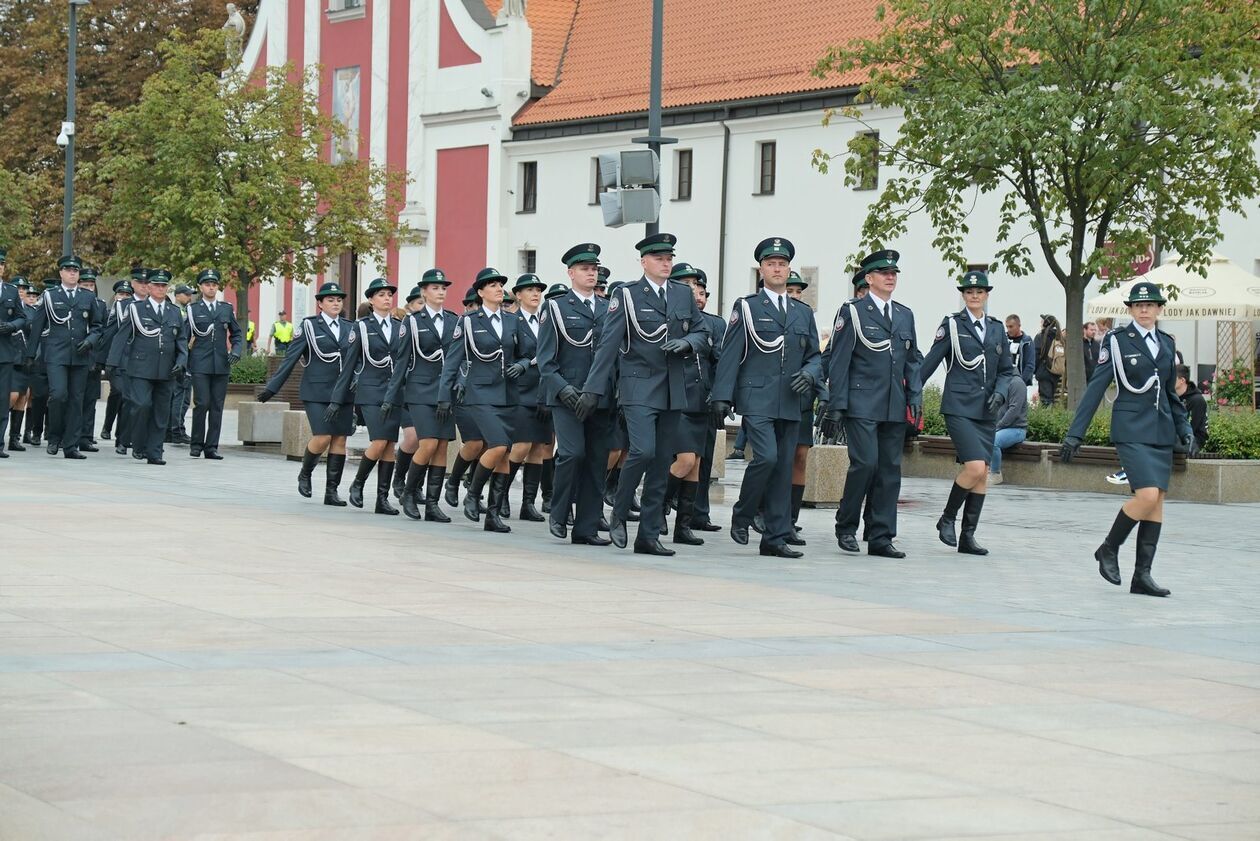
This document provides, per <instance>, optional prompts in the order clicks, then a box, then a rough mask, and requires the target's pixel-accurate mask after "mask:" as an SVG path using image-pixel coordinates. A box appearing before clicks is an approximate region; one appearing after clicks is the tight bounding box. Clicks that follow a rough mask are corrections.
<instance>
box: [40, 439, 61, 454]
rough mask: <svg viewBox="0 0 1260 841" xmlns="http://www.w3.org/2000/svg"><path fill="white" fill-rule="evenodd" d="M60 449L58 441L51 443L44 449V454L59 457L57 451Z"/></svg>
mask: <svg viewBox="0 0 1260 841" xmlns="http://www.w3.org/2000/svg"><path fill="white" fill-rule="evenodd" d="M60 449H61V445H60V444H58V443H57V442H56V441H49V442H48V446H47V447H45V448H44V452H46V453H48V455H50V456H55V455H57V451H58V450H60Z"/></svg>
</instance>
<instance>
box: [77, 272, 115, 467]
mask: <svg viewBox="0 0 1260 841" xmlns="http://www.w3.org/2000/svg"><path fill="white" fill-rule="evenodd" d="M96 277H97V275H96V269H94V268H92V267H91V266H84V267H83V269H82V270H81V271H80V272H79V288H80V289H82V290H83V291H84V292H90V293H91V294H92V296H93V298H94V300H93V301H92V306H93V307H95V308H96V321H97V323H98V324H100V325H102V328H101V330H102V334H103V332H104V325H105V324H106V322H108V321H109V305H108V304H106V303H105V302H104V301H102V300H101V299H100V297H99V296H97V294H96ZM108 357H109V347H108V346H107V345H106V344H105V343H104V342H103V341H99V340H98V341H97V343H96V347H95V348H94V349H93V351H92V364H91V365H90V366H89V367H88V378H87V385H86V386H84V388H83V431H82V432H80V433H79V451H80V452H84V453H94V452H96V451H97V448H96V439H95V438H93V437H92V433H93V432H95V431H96V401H98V400H100V399H101V372H102V371H103V370H104V368H105V361H106V359H108Z"/></svg>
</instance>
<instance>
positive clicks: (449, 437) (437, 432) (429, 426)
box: [407, 403, 480, 441]
mask: <svg viewBox="0 0 1260 841" xmlns="http://www.w3.org/2000/svg"><path fill="white" fill-rule="evenodd" d="M461 411H462V409H461ZM407 414H408V415H410V417H411V425H412V426H414V427H415V428H416V437H417V438H419V439H421V440H423V439H425V438H436V439H437V440H439V441H454V440H455V419H454V418H447V419H446V423H438V419H437V406H428V405H425V404H423V403H408V404H407ZM464 440H466V441H477V440H480V439H479V438H465V439H464Z"/></svg>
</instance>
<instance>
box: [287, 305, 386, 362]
mask: <svg viewBox="0 0 1260 841" xmlns="http://www.w3.org/2000/svg"><path fill="white" fill-rule="evenodd" d="M395 317H398V316H395ZM292 341H293V322H292V321H289V314H288V313H287V312H285V311H284V310H280V312H279V313H278V314H277V315H276V320H275V321H274V322H273V323H272V325H271V332H270V333H268V334H267V355H268V356H271V354H272V353H275V355H276V356H284V355H285V353H286V352H287V351H288V350H289V343H290V342H292Z"/></svg>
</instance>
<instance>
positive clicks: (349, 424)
mask: <svg viewBox="0 0 1260 841" xmlns="http://www.w3.org/2000/svg"><path fill="white" fill-rule="evenodd" d="M345 302H346V293H345V291H344V290H343V289H342V288H341V287H340V286H339V285H338V284H336V283H325V284H324V285H323V286H321V287H320V288H319V292H317V293H316V294H315V304H316V306H317V307H319V315H312V316H309V317H307V318H304V319H302V320H301V321H300V322H298V323H297V325H295V327H294V332H293V343H292V344H290V345H289V350H288V352H287V353H286V354H285V357H284V361H283V362H281V363H280V367H279V368H278V369H277V370H276V373H275V376H273V377H272V378H271V380H270V381H269V382H268V383H267V385H266V386H265V387H264V388H263V390H262V391H260V392H259V393H258V402H259V403H266V402H267V401H268V400H270V399H271V398H273V397H275V396H276V392H277V391H279V390H280V389H281V388H283V387H284V384H285V381H287V380H288V379H289V374H291V373H293V369H294V367H295V366H296V365H297V364H298V363H299V362H300V363H301V364H302V368H303V371H302V385H301V387H300V389H299V391H298V396H299V397H300V398H301V400H302V403H303V405H304V406H305V408H306V419H307V420H308V421H310V424H311V440H310V441H309V442H308V443H307V445H306V453H305V454H304V455H303V456H302V470H301V471H300V472H299V473H298V493H300V494H301V495H302V496H305V497H309V496H310V495H311V474H312V473H314V472H315V465H317V464H319V457H320V456H321V455H323V453H324V451H325V450H327V451H328V464H327V484H326V485H325V486H324V504H325V505H335V506H337V507H344V506H345V504H346V502H345V500H343V499H342V498H341V497H340V496H338V495H337V488H338V486H339V485H340V484H341V474H342V472H343V471H344V470H345V469H346V438H347V437H349V436H350V434H351V433H352V432H353V431H354V415H353V413H351V412H349V411H343V412H336V411H332V408H333V406H334V405H335V403H336V400H335V399H334V398H335V397H336V387H337V380H338V379H339V378H340V377H341V372H342V369H343V368H344V358H345V355H346V354H347V353H348V352H349V350H350V346H351V344H353V343H354V341H355V334H354V323H353V322H350V321H347V320H346V319H344V318H342V317H341V308H342V307H343V306H344V305H345Z"/></svg>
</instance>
